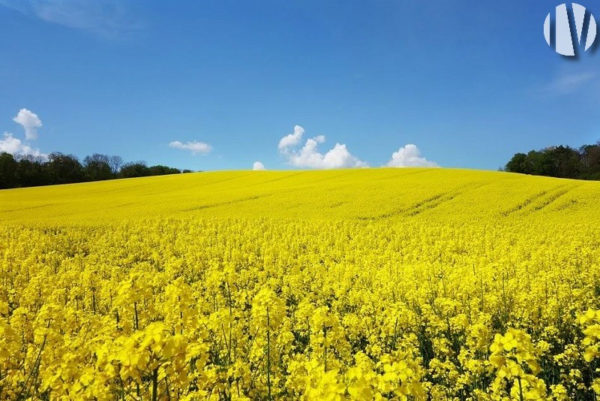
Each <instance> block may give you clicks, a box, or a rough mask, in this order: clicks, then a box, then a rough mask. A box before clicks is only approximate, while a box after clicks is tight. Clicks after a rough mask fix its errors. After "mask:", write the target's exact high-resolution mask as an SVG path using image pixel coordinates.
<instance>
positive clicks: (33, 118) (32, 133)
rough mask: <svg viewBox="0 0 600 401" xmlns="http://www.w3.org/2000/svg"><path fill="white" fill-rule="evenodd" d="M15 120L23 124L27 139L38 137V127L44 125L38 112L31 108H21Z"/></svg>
mask: <svg viewBox="0 0 600 401" xmlns="http://www.w3.org/2000/svg"><path fill="white" fill-rule="evenodd" d="M13 121H14V122H16V123H17V124H21V125H22V126H23V128H24V129H25V139H27V140H35V139H37V136H38V134H37V129H38V128H40V127H41V126H42V120H40V118H39V117H38V116H37V114H35V113H34V112H32V111H31V110H27V109H21V110H19V113H18V114H17V115H16V117H15V118H13Z"/></svg>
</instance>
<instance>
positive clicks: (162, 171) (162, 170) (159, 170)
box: [148, 165, 181, 175]
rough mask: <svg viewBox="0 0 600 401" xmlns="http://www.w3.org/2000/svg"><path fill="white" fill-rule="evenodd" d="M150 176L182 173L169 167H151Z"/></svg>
mask: <svg viewBox="0 0 600 401" xmlns="http://www.w3.org/2000/svg"><path fill="white" fill-rule="evenodd" d="M148 170H149V172H150V175H166V174H179V173H181V171H180V170H179V169H176V168H172V167H167V166H161V165H157V166H150V167H149V168H148Z"/></svg>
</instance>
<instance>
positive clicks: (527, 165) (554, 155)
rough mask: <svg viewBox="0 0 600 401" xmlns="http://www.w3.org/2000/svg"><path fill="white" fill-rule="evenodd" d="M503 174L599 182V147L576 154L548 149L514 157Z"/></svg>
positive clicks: (559, 148)
mask: <svg viewBox="0 0 600 401" xmlns="http://www.w3.org/2000/svg"><path fill="white" fill-rule="evenodd" d="M506 170H507V171H511V172H514V173H524V174H534V175H545V176H550V177H562V178H582V179H600V144H596V145H584V146H582V147H581V148H579V150H576V149H573V148H571V147H569V146H562V145H561V146H551V147H548V148H545V149H542V150H531V151H529V152H528V153H527V154H524V153H517V154H515V155H514V156H513V157H512V158H511V159H510V160H509V162H508V163H506Z"/></svg>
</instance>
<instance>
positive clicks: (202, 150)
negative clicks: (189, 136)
mask: <svg viewBox="0 0 600 401" xmlns="http://www.w3.org/2000/svg"><path fill="white" fill-rule="evenodd" d="M169 147H171V148H173V149H180V150H187V151H190V152H192V154H193V155H197V154H202V155H205V154H207V153H209V152H210V151H211V150H212V147H211V146H210V145H209V144H208V143H204V142H199V141H188V142H185V143H183V142H180V141H172V142H170V143H169Z"/></svg>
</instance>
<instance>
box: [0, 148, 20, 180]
mask: <svg viewBox="0 0 600 401" xmlns="http://www.w3.org/2000/svg"><path fill="white" fill-rule="evenodd" d="M18 165H19V164H18V163H17V161H16V160H15V158H14V157H13V155H11V154H10V153H6V152H2V153H0V188H12V187H14V186H16V182H17V181H16V179H17V177H16V174H17V167H18Z"/></svg>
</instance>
